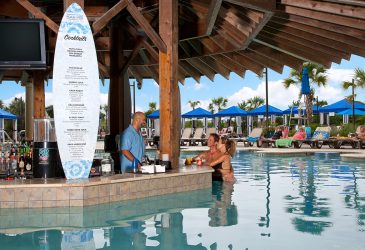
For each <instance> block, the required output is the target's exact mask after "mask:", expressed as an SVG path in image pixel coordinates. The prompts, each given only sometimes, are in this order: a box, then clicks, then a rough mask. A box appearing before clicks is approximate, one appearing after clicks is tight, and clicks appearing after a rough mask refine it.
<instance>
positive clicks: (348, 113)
mask: <svg viewBox="0 0 365 250" xmlns="http://www.w3.org/2000/svg"><path fill="white" fill-rule="evenodd" d="M337 114H338V115H352V109H346V110H344V111H341V112H338V113H337ZM355 115H365V111H364V110H360V109H355Z"/></svg>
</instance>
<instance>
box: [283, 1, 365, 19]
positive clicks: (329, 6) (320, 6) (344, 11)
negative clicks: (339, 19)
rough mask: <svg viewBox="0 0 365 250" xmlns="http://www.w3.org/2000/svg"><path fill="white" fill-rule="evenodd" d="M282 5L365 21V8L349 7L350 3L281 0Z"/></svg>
mask: <svg viewBox="0 0 365 250" xmlns="http://www.w3.org/2000/svg"><path fill="white" fill-rule="evenodd" d="M281 4H285V5H290V6H294V7H299V8H304V9H309V10H316V11H321V12H326V13H331V14H336V15H339V16H347V17H351V18H359V19H365V8H362V7H356V6H351V5H348V4H349V3H341V4H340V3H329V2H322V1H313V0H306V1H297V0H281Z"/></svg>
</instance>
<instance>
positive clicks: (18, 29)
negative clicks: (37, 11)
mask: <svg viewBox="0 0 365 250" xmlns="http://www.w3.org/2000/svg"><path fill="white" fill-rule="evenodd" d="M45 67H46V47H45V35H44V21H43V20H39V19H0V69H12V68H14V69H40V68H45Z"/></svg>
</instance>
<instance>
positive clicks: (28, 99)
mask: <svg viewBox="0 0 365 250" xmlns="http://www.w3.org/2000/svg"><path fill="white" fill-rule="evenodd" d="M33 103H34V95H33V84H32V83H27V84H26V85H25V139H26V140H27V141H32V140H33Z"/></svg>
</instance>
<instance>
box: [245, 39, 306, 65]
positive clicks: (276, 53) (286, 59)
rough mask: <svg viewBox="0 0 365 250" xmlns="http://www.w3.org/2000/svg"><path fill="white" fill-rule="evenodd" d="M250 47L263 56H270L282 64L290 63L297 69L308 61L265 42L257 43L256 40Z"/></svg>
mask: <svg viewBox="0 0 365 250" xmlns="http://www.w3.org/2000/svg"><path fill="white" fill-rule="evenodd" d="M248 49H249V50H253V51H254V52H255V53H257V54H260V55H261V56H264V57H269V58H271V59H272V60H275V61H276V62H278V63H280V64H283V65H288V66H289V67H291V68H293V69H296V70H299V69H301V68H302V65H303V62H305V61H306V60H304V59H299V58H297V57H295V56H292V55H290V54H288V53H285V52H282V51H280V50H277V49H275V48H273V47H271V46H268V45H266V44H265V43H257V42H255V41H254V42H252V43H251V44H250V46H249V47H248Z"/></svg>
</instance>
